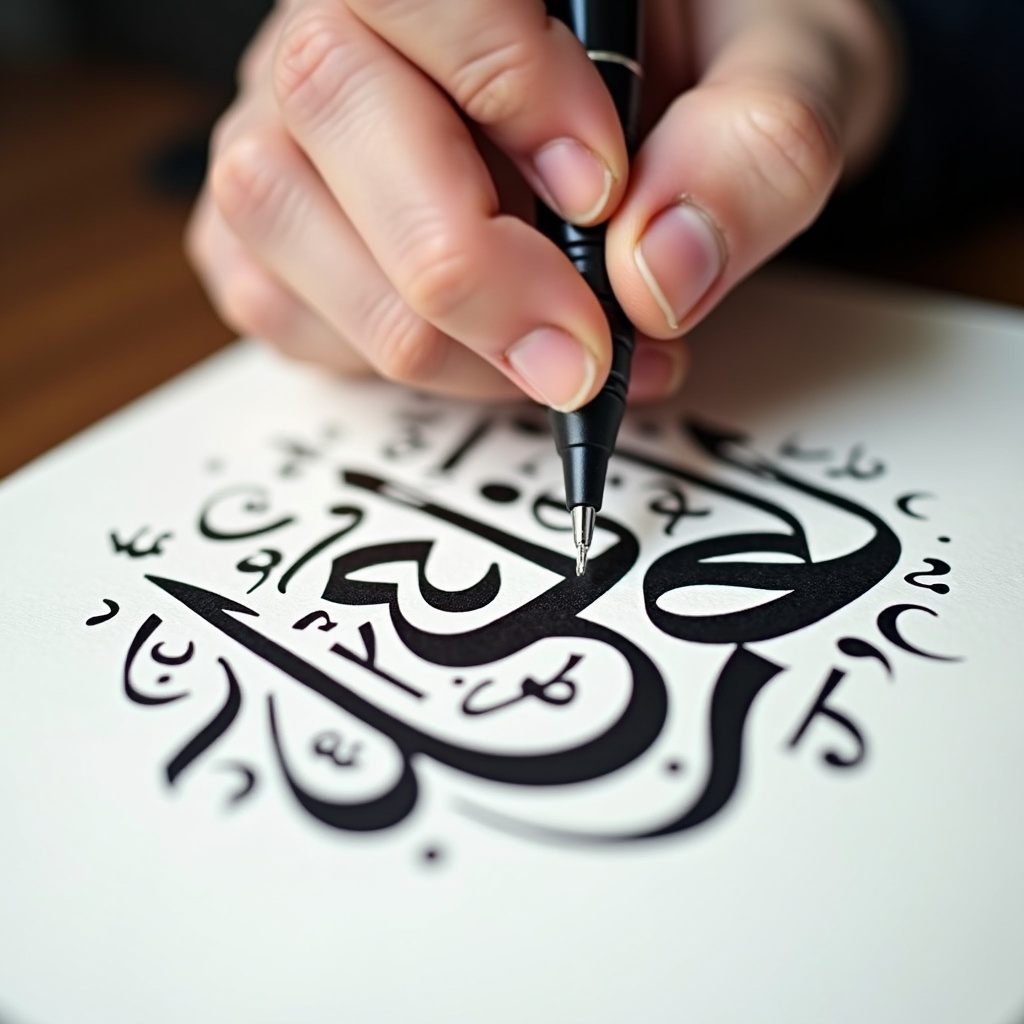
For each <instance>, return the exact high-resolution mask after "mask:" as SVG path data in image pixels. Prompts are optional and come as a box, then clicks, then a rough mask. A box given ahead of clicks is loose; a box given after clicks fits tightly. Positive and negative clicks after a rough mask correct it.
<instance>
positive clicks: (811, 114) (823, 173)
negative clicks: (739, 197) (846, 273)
mask: <svg viewBox="0 0 1024 1024" xmlns="http://www.w3.org/2000/svg"><path fill="white" fill-rule="evenodd" d="M743 127H744V142H745V144H746V146H747V149H748V152H749V154H750V156H751V158H752V160H753V164H754V168H755V170H756V172H757V173H758V174H759V175H760V177H761V178H762V179H763V180H764V181H765V182H766V183H767V184H768V185H769V187H771V188H772V189H773V190H774V191H776V192H778V193H779V194H780V195H781V196H782V197H783V198H784V199H786V200H788V201H791V202H796V203H799V204H801V205H803V206H806V207H807V209H808V219H810V217H812V216H813V215H814V214H815V213H816V212H817V210H818V209H819V208H820V207H821V205H822V204H823V203H824V202H825V199H826V198H827V197H828V194H829V192H831V190H832V187H833V186H834V185H835V183H836V180H837V179H838V177H839V173H840V170H841V168H842V149H841V147H840V144H839V139H838V136H837V134H836V131H835V130H834V128H833V126H832V125H831V124H830V123H829V122H828V120H827V119H826V118H825V116H824V115H823V114H822V112H821V111H820V110H818V108H817V107H816V106H815V105H814V104H812V103H810V102H808V101H807V100H805V99H803V98H801V97H799V96H796V95H794V94H792V93H789V92H781V91H780V92H777V93H774V94H768V95H762V96H760V97H759V98H758V100H757V101H756V102H754V103H752V104H750V105H749V106H748V107H747V108H746V110H745V113H744V117H743Z"/></svg>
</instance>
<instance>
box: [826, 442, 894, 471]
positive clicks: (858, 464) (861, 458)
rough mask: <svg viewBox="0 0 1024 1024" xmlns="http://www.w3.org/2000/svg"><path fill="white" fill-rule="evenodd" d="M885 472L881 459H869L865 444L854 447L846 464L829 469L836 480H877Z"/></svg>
mask: <svg viewBox="0 0 1024 1024" xmlns="http://www.w3.org/2000/svg"><path fill="white" fill-rule="evenodd" d="M884 473H885V463H884V462H882V461H881V460H879V459H873V460H871V461H868V460H867V452H866V451H865V448H864V445H862V444H858V445H855V446H854V447H853V449H852V450H851V451H850V454H849V455H848V456H847V459H846V464H845V465H844V466H838V467H836V468H835V469H830V470H828V476H830V477H831V478H832V479H834V480H839V479H842V478H844V477H845V478H848V479H850V480H875V479H877V478H878V477H880V476H882V475H883V474H884Z"/></svg>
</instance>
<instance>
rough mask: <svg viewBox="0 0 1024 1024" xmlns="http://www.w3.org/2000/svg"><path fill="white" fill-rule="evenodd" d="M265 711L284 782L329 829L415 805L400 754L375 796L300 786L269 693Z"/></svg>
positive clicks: (366, 823)
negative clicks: (330, 793) (344, 796)
mask: <svg viewBox="0 0 1024 1024" xmlns="http://www.w3.org/2000/svg"><path fill="white" fill-rule="evenodd" d="M167 582H169V581H167ZM314 671H315V670H314ZM324 678H328V677H324ZM267 711H268V714H269V718H270V737H271V739H272V740H273V744H274V751H275V752H276V754H277V761H278V764H279V765H280V766H281V772H282V774H283V775H284V778H285V782H287V784H288V788H289V789H290V790H291V791H292V795H293V796H294V797H295V799H296V800H297V801H298V803H299V805H300V806H301V807H302V808H303V809H304V810H305V811H306V812H307V813H308V814H311V815H312V816H313V817H314V818H316V819H317V821H320V822H322V823H323V824H324V825H327V826H329V827H330V828H336V829H343V830H345V831H349V832H378V831H380V830H382V829H388V828H392V827H393V826H394V825H397V824H398V823H399V822H400V821H402V820H403V819H404V818H406V817H408V815H409V813H410V812H411V811H412V809H413V807H415V806H416V799H417V796H418V793H419V789H418V785H417V782H416V775H415V773H414V772H413V770H412V768H411V767H410V766H409V761H408V758H406V757H404V756H403V758H402V764H401V770H400V772H399V776H398V778H397V780H396V781H395V783H394V784H393V785H392V786H390V787H389V788H388V789H386V790H385V791H384V792H383V793H380V794H378V795H375V796H369V797H364V798H363V799H362V800H352V801H338V800H326V799H324V798H323V797H320V796H317V795H316V794H315V793H311V792H310V791H309V790H307V789H306V788H305V787H304V786H303V785H302V783H301V782H300V781H299V779H298V776H297V775H296V774H295V772H294V771H293V770H292V768H291V766H290V765H289V763H288V759H287V757H286V755H285V752H284V746H283V744H282V740H281V729H280V724H279V722H278V713H277V707H276V702H275V700H274V695H273V694H269V695H268V696H267Z"/></svg>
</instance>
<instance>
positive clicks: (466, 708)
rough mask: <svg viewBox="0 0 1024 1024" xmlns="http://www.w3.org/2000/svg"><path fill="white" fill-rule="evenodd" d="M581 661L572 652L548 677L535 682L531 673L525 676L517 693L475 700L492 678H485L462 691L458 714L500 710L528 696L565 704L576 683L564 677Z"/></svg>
mask: <svg viewBox="0 0 1024 1024" xmlns="http://www.w3.org/2000/svg"><path fill="white" fill-rule="evenodd" d="M582 660H583V655H582V654H572V655H570V656H569V659H568V661H566V663H565V664H564V665H563V666H562V667H561V669H559V671H558V672H557V673H555V675H553V676H552V677H551V678H550V679H548V680H546V681H544V682H538V681H537V680H536V679H534V678H533V677H532V676H527V677H526V678H525V679H524V680H523V681H522V683H521V684H520V686H519V693H518V694H516V695H515V696H513V697H509V698H507V699H506V700H500V701H496V702H494V703H491V704H483V703H481V702H480V701H479V700H478V699H477V698H478V696H479V694H480V693H482V692H483V691H484V690H486V689H488V688H489V687H491V686H492V685H493V684H494V680H493V679H485V680H484V681H483V682H482V683H477V685H476V686H474V687H473V689H472V690H470V691H469V693H467V694H466V697H465V699H464V700H463V702H462V713H463V714H464V715H474V716H475V715H490V714H492V713H493V712H495V711H503V710H504V709H505V708H510V707H512V706H513V705H515V704H519V703H520V702H521V701H524V700H529V699H530V698H531V697H532V698H535V699H536V700H538V701H540V702H541V703H542V704H549V705H551V706H553V707H565V705H566V704H570V703H571V702H572V700H573V698H574V697H575V696H576V684H575V683H574V682H573V681H572V680H571V679H567V678H566V676H567V675H568V674H569V673H570V672H571V671H572V670H573V669H574V668H575V667H576V666H577V665H578V664H579V663H580V662H581V661H582Z"/></svg>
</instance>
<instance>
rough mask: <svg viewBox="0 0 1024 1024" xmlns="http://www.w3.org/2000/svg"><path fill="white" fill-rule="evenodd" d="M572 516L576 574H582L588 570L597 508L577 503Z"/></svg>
mask: <svg viewBox="0 0 1024 1024" xmlns="http://www.w3.org/2000/svg"><path fill="white" fill-rule="evenodd" d="M570 515H571V516H572V540H573V543H574V544H575V545H576V575H577V576H582V575H583V574H584V573H585V572H586V571H587V556H588V555H589V554H590V544H591V541H592V540H593V539H594V518H595V517H596V516H597V510H596V509H595V508H593V507H592V506H590V505H575V506H573V508H572V509H571V511H570Z"/></svg>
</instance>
